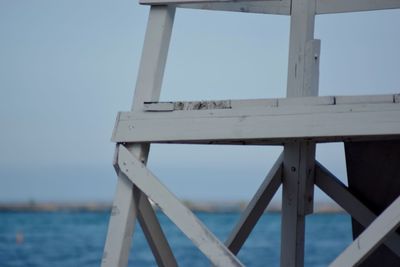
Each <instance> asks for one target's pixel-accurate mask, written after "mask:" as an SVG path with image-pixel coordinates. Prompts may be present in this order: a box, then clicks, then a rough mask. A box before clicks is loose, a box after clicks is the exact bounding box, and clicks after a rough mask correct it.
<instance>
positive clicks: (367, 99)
mask: <svg viewBox="0 0 400 267" xmlns="http://www.w3.org/2000/svg"><path fill="white" fill-rule="evenodd" d="M335 99H336V101H335V102H336V104H337V105H342V104H384V103H386V104H390V103H395V96H394V95H360V96H356V95H354V96H336V97H335Z"/></svg>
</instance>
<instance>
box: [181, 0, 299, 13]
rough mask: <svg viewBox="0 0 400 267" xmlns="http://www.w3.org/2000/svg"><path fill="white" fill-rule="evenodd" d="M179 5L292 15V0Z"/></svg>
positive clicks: (194, 7) (205, 8)
mask: <svg viewBox="0 0 400 267" xmlns="http://www.w3.org/2000/svg"><path fill="white" fill-rule="evenodd" d="M177 7H178V8H189V9H203V10H215V11H230V12H244V13H259V14H275V15H290V8H291V0H280V1H279V0H278V1H238V2H236V1H234V2H229V3H226V2H210V3H195V4H193V3H190V4H178V5H177Z"/></svg>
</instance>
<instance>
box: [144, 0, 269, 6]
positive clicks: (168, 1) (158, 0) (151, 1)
mask: <svg viewBox="0 0 400 267" xmlns="http://www.w3.org/2000/svg"><path fill="white" fill-rule="evenodd" d="M240 1H242V2H249V1H248V0H240ZM252 1H271V0H252ZM218 2H226V3H230V2H232V0H139V3H140V4H142V5H176V4H187V3H218Z"/></svg>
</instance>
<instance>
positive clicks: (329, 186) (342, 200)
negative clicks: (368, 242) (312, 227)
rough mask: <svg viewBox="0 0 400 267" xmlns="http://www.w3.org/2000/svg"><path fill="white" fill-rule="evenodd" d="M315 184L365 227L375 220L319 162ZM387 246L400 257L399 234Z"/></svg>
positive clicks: (393, 235)
mask: <svg viewBox="0 0 400 267" xmlns="http://www.w3.org/2000/svg"><path fill="white" fill-rule="evenodd" d="M315 184H316V185H317V186H318V187H319V188H320V189H321V190H322V191H323V192H325V193H326V194H327V195H328V196H329V197H330V198H332V199H333V200H334V201H335V202H336V203H337V204H339V205H340V206H341V207H342V208H343V209H344V210H345V211H347V212H348V213H349V214H350V215H351V216H352V217H353V218H354V219H355V220H356V221H358V222H359V223H360V224H362V225H363V226H364V227H368V225H370V224H371V223H372V222H373V221H374V220H375V218H376V215H375V214H374V213H373V212H372V211H371V210H370V209H368V207H366V206H365V205H364V204H363V203H362V202H361V201H359V200H358V199H357V198H356V197H355V196H353V194H352V193H350V192H349V190H348V189H347V187H346V186H345V185H344V184H343V183H342V182H341V181H340V180H339V179H338V178H337V177H335V175H333V174H332V173H331V172H329V170H327V169H326V168H325V167H324V166H322V164H321V163H319V162H316V164H315ZM385 245H386V246H387V247H388V248H389V249H390V250H391V251H393V253H395V254H396V255H398V256H399V257H400V236H399V235H398V234H397V233H393V234H392V235H391V236H390V238H388V240H386V241H385Z"/></svg>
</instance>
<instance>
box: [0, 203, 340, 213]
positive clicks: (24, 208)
mask: <svg viewBox="0 0 400 267" xmlns="http://www.w3.org/2000/svg"><path fill="white" fill-rule="evenodd" d="M183 202H184V203H185V205H186V206H187V207H188V208H189V209H191V210H192V211H194V212H240V211H243V210H244V209H245V208H246V206H247V202H245V201H226V202H221V201H210V202H205V201H203V202H201V201H183ZM154 207H155V208H156V209H157V206H156V205H154ZM110 209H111V203H105V202H104V203H103V202H85V203H57V202H32V201H29V202H17V203H16V202H13V203H0V212H56V211H68V212H85V211H86V212H96V211H97V212H107V211H109V210H110ZM280 211H281V206H280V203H271V204H270V205H269V206H268V208H267V209H266V212H280ZM314 212H316V213H339V212H344V211H343V209H342V208H341V207H339V206H338V205H337V204H335V203H333V202H317V203H315V204H314Z"/></svg>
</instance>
